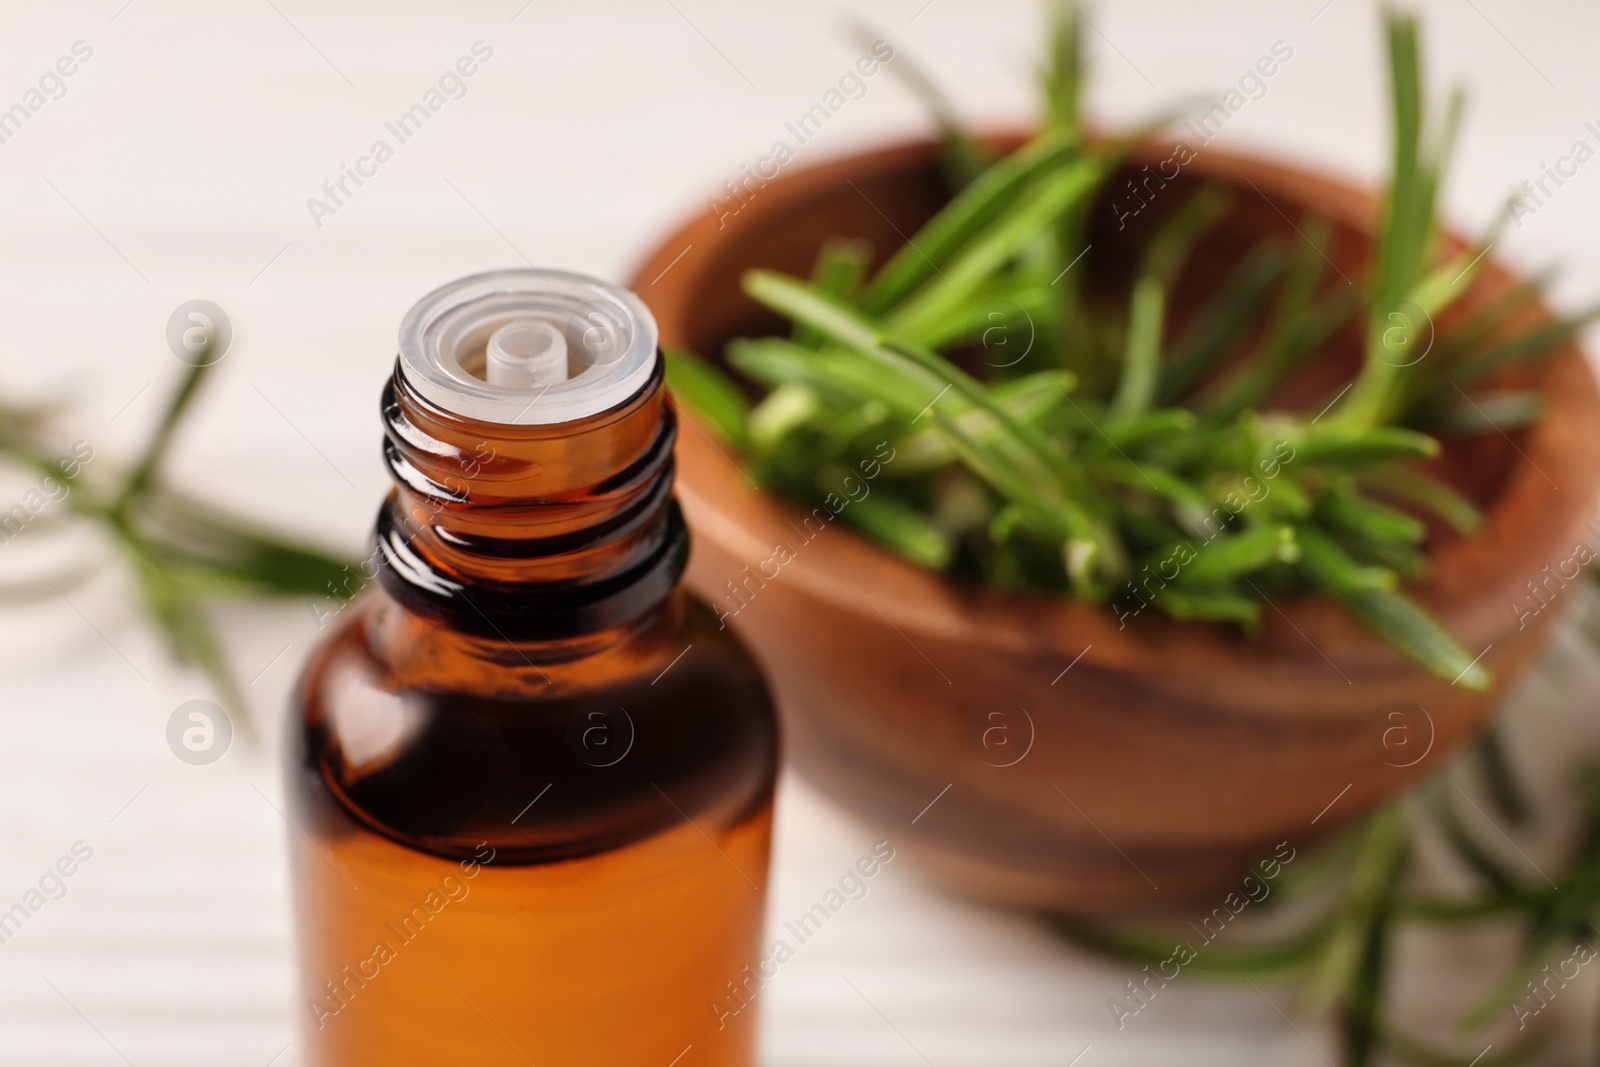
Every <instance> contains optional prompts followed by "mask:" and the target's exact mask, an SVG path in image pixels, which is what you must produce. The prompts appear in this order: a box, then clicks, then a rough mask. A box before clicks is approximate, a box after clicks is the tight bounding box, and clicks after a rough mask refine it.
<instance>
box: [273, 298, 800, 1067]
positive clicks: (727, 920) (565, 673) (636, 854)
mask: <svg viewBox="0 0 1600 1067" xmlns="http://www.w3.org/2000/svg"><path fill="white" fill-rule="evenodd" d="M662 373H663V370H662V360H661V356H660V353H659V351H658V349H657V344H656V328H655V323H654V320H653V319H652V318H651V316H650V313H649V312H648V311H647V310H646V309H645V308H644V306H643V304H641V303H640V302H639V300H638V299H637V298H636V297H635V296H633V295H632V294H631V293H629V292H627V291H625V290H621V289H618V288H615V287H612V286H609V285H606V284H604V283H602V282H599V281H596V280H594V279H591V278H587V277H584V276H581V275H577V274H571V273H566V272H561V271H553V270H543V271H541V270H509V271H500V272H495V273H489V274H481V275H476V276H473V277H469V278H464V279H462V280H460V281H458V282H454V283H452V284H450V285H446V286H444V287H442V288H440V289H438V290H435V291H434V292H433V293H431V294H429V295H428V296H427V297H425V298H424V299H423V300H422V301H421V302H420V303H418V304H417V305H416V307H414V308H413V309H412V310H411V311H410V313H408V314H407V315H406V317H405V319H404V321H403V322H402V324H401V329H400V357H399V360H398V362H397V364H396V368H395V371H394V374H393V377H392V378H391V379H390V381H389V383H388V386H387V388H386V389H385V391H384V395H383V404H382V407H383V422H384V433H385V441H384V457H385V460H386V462H387V465H388V468H389V471H390V474H391V475H392V476H393V478H394V483H395V488H394V490H393V491H392V492H391V493H390V495H389V497H388V499H387V501H386V502H385V503H384V505H383V507H382V508H381V510H380V511H379V515H378V522H377V548H376V551H375V552H374V553H373V555H372V557H371V558H370V560H369V561H368V564H367V565H366V567H365V568H364V573H365V575H366V576H367V577H370V578H372V579H373V581H372V582H371V586H370V587H369V588H367V589H366V590H364V591H363V592H362V594H361V595H360V596H359V597H356V598H354V599H353V600H351V601H350V602H349V603H348V605H343V604H342V602H340V601H337V600H335V601H331V602H330V603H331V604H332V606H331V607H328V608H326V609H323V610H322V611H321V612H320V615H321V618H322V621H323V623H324V625H325V628H326V632H325V637H324V640H323V642H322V643H321V645H320V646H319V647H318V648H317V649H316V651H315V652H314V653H313V654H312V657H311V660H310V663H309V664H308V665H307V667H306V670H305V674H304V677H303V678H302V680H301V682H300V684H299V688H298V690H297V697H296V701H297V706H296V707H295V709H294V712H295V713H294V714H293V715H292V716H291V724H290V734H291V741H290V746H289V767H288V775H289V795H290V799H291V804H292V811H291V815H292V817H293V822H294V825H295V828H296V830H297V831H298V832H297V833H295V834H293V835H292V836H291V848H292V858H293V870H294V885H295V899H296V913H297V920H298V934H299V941H300V950H299V953H300V969H301V981H302V1000H303V1007H304V1015H303V1019H304V1025H303V1028H302V1034H303V1042H302V1045H303V1048H304V1052H305V1060H306V1062H307V1063H308V1064H312V1065H317V1067H332V1065H338V1067H367V1065H371V1067H407V1065H412V1064H416V1065H422V1064H426V1065H428V1067H436V1065H439V1064H455V1063H467V1064H473V1065H475V1067H495V1065H500V1064H506V1065H511V1064H516V1065H526V1064H530V1063H531V1064H537V1065H539V1067H544V1065H546V1064H583V1065H585V1067H624V1065H626V1067H640V1065H656V1067H666V1065H668V1064H669V1063H678V1064H680V1065H681V1067H734V1065H748V1064H751V1063H753V1062H754V1044H755V1035H754V1014H755V1013H754V1011H753V1010H740V1011H737V1012H733V1011H730V1010H728V1009H727V1007H726V1005H727V1003H728V1002H729V998H730V996H731V995H732V994H731V992H730V991H734V990H737V988H738V983H739V982H740V981H741V980H742V979H743V978H744V976H745V970H746V967H747V966H749V965H750V964H751V963H752V962H753V961H755V960H757V959H758V958H759V957H760V949H759V937H760V933H761V924H762V916H763V911H764V907H763V905H764V897H765V892H764V890H765V886H766V876H767V855H768V844H769V838H770V830H771V818H772V793H773V780H774V773H775V768H776V758H777V731H776V725H775V722H774V718H773V713H772V705H771V701H770V699H769V696H768V693H767V690H766V688H765V686H764V684H763V682H762V679H761V676H760V674H759V673H758V671H757V669H756V667H755V665H754V662H753V661H752V659H751V658H750V656H749V654H748V653H747V652H746V651H745V649H744V648H743V646H741V645H740V644H739V643H738V641H737V640H736V639H735V638H734V637H733V636H732V634H731V632H730V631H728V630H725V629H721V628H719V626H718V624H717V622H716V620H715V617H714V615H713V613H712V612H711V611H710V610H709V609H708V608H706V607H704V606H702V605H701V604H700V603H698V602H697V601H695V600H693V599H691V598H690V597H689V596H688V594H687V593H686V592H684V591H683V590H682V589H680V588H679V586H678V581H679V577H680V575H681V574H682V571H683V567H684V563H685V560H686V557H687V553H688V535H687V532H686V530H685V528H684V523H683V518H682V515H681V514H680V512H679V510H678V506H677V503H676V501H675V500H674V499H673V497H672V491H671V488H672V475H673V453H672V448H673V441H674V438H675V434H676V419H675V416H674V413H673V409H672V407H671V405H670V403H669V402H668V400H667V398H666V396H665V394H664V392H663V389H662ZM752 1008H753V1005H752ZM680 1057H681V1058H680Z"/></svg>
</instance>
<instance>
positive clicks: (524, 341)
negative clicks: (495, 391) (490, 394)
mask: <svg viewBox="0 0 1600 1067" xmlns="http://www.w3.org/2000/svg"><path fill="white" fill-rule="evenodd" d="M485 357H486V358H485V366H484V378H485V379H486V380H487V381H488V383H489V384H490V385H498V386H501V387H503V388H506V389H537V388H541V387H544V386H549V385H555V384H556V383H557V382H564V381H566V380H567V339H566V338H565V337H564V336H562V334H561V331H560V330H558V329H556V328H555V327H554V326H553V325H551V324H550V323H548V322H546V321H544V320H543V319H518V320H517V321H515V322H513V323H510V324H508V325H505V326H502V327H500V328H499V329H498V330H496V331H495V332H494V333H492V334H490V335H489V348H488V351H487V352H486V353H485Z"/></svg>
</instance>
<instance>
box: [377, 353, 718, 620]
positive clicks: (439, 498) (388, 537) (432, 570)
mask: <svg viewBox="0 0 1600 1067" xmlns="http://www.w3.org/2000/svg"><path fill="white" fill-rule="evenodd" d="M662 373H663V371H662V364H661V358H660V356H659V354H658V355H657V357H656V364H655V367H654V368H653V371H652V373H651V376H650V379H649V381H648V382H647V383H646V384H645V386H644V387H643V388H642V389H640V390H639V392H637V393H636V394H635V395H634V396H633V397H632V398H630V399H629V400H628V401H626V402H625V403H623V404H620V405H618V406H617V407H614V408H612V409H610V410H608V411H604V412H601V413H599V414H597V415H591V416H588V417H585V418H582V419H577V420H574V421H572V422H565V423H558V424H552V425H529V426H520V425H507V424H502V423H488V422H480V421H477V420H473V419H467V418H463V417H461V416H459V415H455V414H452V413H450V412H447V411H444V410H442V409H441V408H439V407H438V406H436V405H434V404H432V403H430V402H429V401H428V400H426V399H424V398H423V397H422V396H421V395H420V394H419V393H418V392H416V390H414V389H413V388H412V386H411V385H410V383H408V382H407V380H406V378H405V376H404V374H403V372H401V371H400V370H399V368H398V367H397V368H396V371H395V373H394V375H393V376H392V377H391V378H390V380H389V384H388V386H387V388H386V389H385V390H384V395H383V420H384V460H385V462H386V464H387V465H388V467H389V473H390V476H391V477H392V478H393V479H394V483H395V491H394V492H393V493H392V494H391V495H390V496H389V499H388V501H387V502H386V503H385V505H384V507H383V509H382V510H381V511H380V512H379V514H378V523H377V543H378V553H379V560H380V562H381V564H382V566H381V567H380V580H381V582H382V584H383V586H384V589H385V590H386V591H387V592H388V593H389V595H390V596H391V597H393V598H394V599H395V600H396V601H397V602H398V603H399V604H400V605H401V606H402V607H404V608H406V609H407V610H408V611H410V612H413V613H415V614H416V615H418V616H421V617H422V618H423V619H426V620H428V621H431V622H434V623H436V624H438V625H441V626H444V627H446V628H447V629H450V630H453V631H456V632H458V633H462V634H466V635H469V636H471V637H475V638H481V639H486V640H499V641H505V642H531V641H560V640H567V639H572V638H578V637H581V636H583V635H585V634H594V633H598V632H600V631H604V630H608V629H614V628H617V627H623V626H626V625H627V624H628V623H629V622H630V621H632V620H634V619H637V618H639V617H640V616H642V615H644V614H645V613H647V612H649V611H650V610H652V609H653V608H655V607H657V606H658V605H659V604H661V603H662V602H663V601H664V600H666V598H667V597H668V596H669V595H670V594H671V592H672V590H673V588H674V587H675V586H676V585H677V583H678V579H679V577H680V576H681V575H682V573H683V568H684V564H685V562H686V560H687V557H688V533H687V531H686V529H685V527H684V524H683V517H682V515H681V513H680V512H679V510H678V506H677V503H676V501H674V500H673V498H672V475H673V458H672V446H673V441H674V439H675V438H676V435H677V421H676V417H675V415H674V413H673V411H672V408H671V406H670V405H669V404H668V402H667V400H666V395H665V392H664V390H663V389H662V387H661V386H662Z"/></svg>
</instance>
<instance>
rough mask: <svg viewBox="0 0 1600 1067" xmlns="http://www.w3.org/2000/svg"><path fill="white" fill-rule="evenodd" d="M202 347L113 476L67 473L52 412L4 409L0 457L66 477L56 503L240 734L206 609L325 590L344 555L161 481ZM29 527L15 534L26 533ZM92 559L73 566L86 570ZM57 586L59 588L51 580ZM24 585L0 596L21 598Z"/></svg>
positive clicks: (98, 466) (189, 401)
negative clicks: (107, 552)
mask: <svg viewBox="0 0 1600 1067" xmlns="http://www.w3.org/2000/svg"><path fill="white" fill-rule="evenodd" d="M207 355H208V354H207V353H205V352H201V353H199V354H198V358H197V359H196V360H195V361H194V362H193V363H191V364H190V365H189V366H188V367H187V368H186V369H185V372H184V374H183V377H182V378H181V379H180V380H179V382H178V385H177V387H176V388H175V389H174V391H173V393H172V395H171V397H170V398H169V399H168V401H167V403H166V406H165V407H164V408H163V410H162V414H161V417H160V418H159V419H158V420H157V422H156V426H155V429H154V431H153V432H152V434H151V437H150V440H149V442H148V443H147V444H146V446H145V447H144V449H143V450H142V451H141V452H140V454H139V455H138V456H137V457H136V458H135V459H134V460H133V462H132V463H131V464H129V465H128V466H127V468H126V469H125V471H124V472H123V473H122V474H121V475H120V476H116V477H110V478H108V477H106V476H105V475H104V473H103V472H104V471H106V469H107V464H106V463H105V461H104V460H101V461H99V462H96V463H95V464H94V467H93V477H91V476H90V473H89V472H88V471H86V470H79V471H77V472H75V473H74V474H73V475H70V476H69V475H67V474H66V473H65V472H63V471H62V470H61V469H60V468H59V466H58V465H57V464H56V462H55V461H54V460H52V459H51V458H50V456H51V450H50V442H51V440H52V439H54V437H56V436H58V434H57V424H58V423H60V422H61V421H62V418H63V412H62V411H61V410H59V409H51V410H48V411H47V410H43V409H5V410H0V462H10V463H13V464H19V465H22V466H26V467H29V468H32V469H36V470H40V471H43V472H45V473H49V474H51V475H53V476H54V477H57V478H61V479H63V480H64V481H66V482H68V483H69V486H68V489H69V491H68V493H67V494H66V495H65V496H64V497H63V498H62V506H63V507H64V508H65V509H66V511H67V512H68V518H69V519H70V521H72V522H75V523H79V524H87V525H90V526H92V527H94V528H96V529H98V530H100V531H101V532H102V533H103V534H104V535H105V536H106V537H107V538H108V539H109V541H110V543H111V544H112V545H113V546H114V548H115V549H116V553H115V556H114V557H112V558H118V557H120V559H121V560H122V562H123V564H124V565H125V566H126V567H127V568H128V571H129V573H130V574H131V576H132V578H133V580H134V583H135V585H136V586H137V588H138V591H139V598H140V603H141V604H142V605H143V607H144V610H145V614H146V617H147V619H148V621H149V622H150V623H151V625H153V626H154V627H155V628H156V629H157V630H158V631H159V632H160V633H161V635H162V636H163V637H164V639H165V642H166V645H167V647H168V649H169V651H170V653H171V654H172V656H173V657H174V659H176V660H177V661H178V662H180V663H184V664H191V665H194V666H196V667H198V668H199V669H200V670H201V671H202V672H203V673H204V674H205V675H206V677H207V678H208V679H209V680H210V682H211V685H212V687H213V689H214V691H215V695H216V696H217V697H218V698H219V700H220V701H221V703H222V705H223V706H224V708H225V709H226V710H227V711H228V712H229V714H230V717H231V718H232V719H233V721H234V722H235V723H236V724H237V725H238V727H239V729H240V731H241V732H242V733H244V734H245V735H246V736H248V735H249V734H250V733H251V719H250V715H249V713H248V703H247V701H246V700H245V697H244V691H243V688H242V687H241V686H240V685H239V682H238V679H237V677H236V675H235V674H234V671H233V669H232V667H231V665H230V664H229V662H228V658H227V654H226V652H225V650H224V649H223V647H222V643H221V641H220V640H219V639H218V637H217V634H216V631H215V627H214V625H213V623H212V620H211V614H210V609H211V607H212V606H213V605H215V604H217V603H220V602H222V601H225V600H230V599H239V598H253V597H291V596H305V597H311V596H321V595H326V593H327V591H328V589H330V588H336V586H335V585H334V584H333V583H336V582H339V581H341V580H342V579H343V578H344V576H345V575H346V574H347V573H348V571H347V568H348V567H349V566H351V565H352V564H351V562H350V561H347V560H343V559H339V558H337V557H335V556H333V555H331V554H329V553H327V552H325V551H323V550H321V549H319V548H315V547H312V546H309V545H305V544H302V543H300V542H298V541H296V540H293V539H291V538H288V537H284V536H282V535H279V534H276V533H273V532H271V531H269V530H267V529H265V528H263V527H261V526H259V525H257V524H256V523H254V522H252V521H251V520H249V519H246V518H243V517H241V516H236V515H232V514H230V513H228V512H226V511H223V510H221V509H219V508H216V507H214V506H212V505H209V504H206V503H205V502H203V501H201V500H199V499H197V498H195V497H193V496H191V495H189V494H187V493H184V492H182V491H179V490H176V489H174V488H172V487H170V486H168V485H167V484H166V483H165V481H164V479H163V477H162V466H163V462H164V460H165V459H166V457H167V454H168V452H169V451H170V448H171V446H172V443H173V441H174V439H175V437H176V435H177V434H178V432H179V430H180V428H181V426H182V423H183V421H184V418H185V417H186V416H187V415H188V414H189V413H190V412H191V411H192V410H193V408H194V405H195V403H196V401H197V399H198V397H199V396H200V394H201V391H202V387H203V386H204V383H205V381H206V380H207V378H208V377H209V376H210V375H211V373H212V368H213V367H214V366H215V365H216V361H214V360H211V359H209V358H207ZM37 525H38V524H30V526H29V527H28V528H26V529H25V530H24V531H23V533H22V534H21V535H20V536H31V535H32V534H33V531H34V530H35V528H36V527H37ZM88 569H89V568H88V566H87V565H84V566H79V565H78V564H73V565H72V566H71V567H70V568H69V572H70V573H72V574H73V575H74V577H82V576H84V575H85V574H86V573H87V572H88ZM48 588H49V589H51V590H52V591H53V592H58V591H59V587H58V586H54V585H51V586H49V587H48ZM30 592H31V590H29V589H27V588H26V587H15V588H13V589H10V590H0V598H10V599H16V598H18V597H19V596H25V595H29V593H30Z"/></svg>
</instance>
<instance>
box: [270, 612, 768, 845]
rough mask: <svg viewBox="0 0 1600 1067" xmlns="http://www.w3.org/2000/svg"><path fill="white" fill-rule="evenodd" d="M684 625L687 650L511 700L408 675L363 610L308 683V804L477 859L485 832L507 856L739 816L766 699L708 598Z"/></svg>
mask: <svg viewBox="0 0 1600 1067" xmlns="http://www.w3.org/2000/svg"><path fill="white" fill-rule="evenodd" d="M673 636H674V637H678V636H681V638H682V641H681V643H680V644H679V645H678V647H679V648H681V649H682V653H681V656H680V657H679V658H677V659H675V660H670V661H669V662H667V663H661V664H652V667H653V668H654V670H645V671H638V672H630V673H629V674H627V676H624V677H611V678H606V677H603V676H601V675H600V674H599V672H596V675H595V676H594V677H593V678H592V681H591V683H590V684H586V685H585V686H584V687H583V688H582V689H581V691H577V692H571V691H569V692H566V693H564V694H562V695H559V696H551V697H543V696H537V695H535V696H529V697H526V698H518V699H501V698H491V697H483V696H475V695H472V694H469V693H462V692H453V691H448V690H441V689H430V688H420V687H407V686H405V685H402V684H400V683H398V682H397V681H396V680H395V678H394V675H393V673H392V672H390V671H389V670H387V669H386V668H385V667H384V666H383V665H382V664H381V663H379V662H378V661H377V660H376V659H375V658H374V657H373V656H372V654H371V653H370V652H369V651H368V649H367V647H366V641H365V639H364V635H363V633H362V629H361V622H360V620H359V619H355V620H351V621H350V622H349V623H348V624H347V625H346V626H345V627H344V628H343V630H342V631H341V632H339V633H338V634H336V635H335V636H334V637H333V638H332V639H331V640H330V641H329V642H328V643H326V644H325V645H324V646H323V648H322V649H321V651H320V652H319V653H318V654H317V655H316V656H315V657H314V658H313V660H312V661H311V663H310V664H309V665H308V667H307V669H306V674H305V676H304V678H303V680H302V683H301V686H300V690H299V694H300V695H299V699H298V707H297V708H296V709H295V710H296V712H297V714H295V715H293V716H292V717H291V734H292V736H291V738H290V742H291V758H290V777H291V781H290V787H291V791H292V792H293V793H294V794H295V800H296V806H297V808H298V809H299V811H300V813H301V815H302V816H303V817H304V818H305V819H306V820H308V823H309V824H310V825H312V826H314V827H316V832H317V833H319V834H322V835H328V836H338V835H339V834H341V833H342V832H343V833H347V832H349V830H348V829H345V830H341V829H340V824H341V823H343V822H344V820H343V819H341V818H338V817H337V814H338V813H337V812H336V811H335V809H343V814H345V815H348V816H349V817H351V818H353V819H354V820H355V821H356V822H357V823H359V824H361V825H364V826H365V827H367V828H368V829H371V830H375V831H377V832H379V833H381V834H383V835H384V836H386V837H389V838H391V839H393V840H395V841H397V842H399V843H401V844H404V845H406V846H408V847H411V848H415V849H418V850H421V851H424V852H428V853H432V854H435V855H440V856H445V857H451V858H469V857H472V856H473V855H474V854H475V853H476V850H477V849H478V848H479V847H480V846H481V845H483V844H485V843H487V844H488V845H489V846H490V847H492V848H493V849H494V850H495V855H496V861H495V862H496V863H497V864H498V863H521V864H528V863H547V862H554V861H558V860H564V859H572V858H576V857H579V856H586V855H592V854H595V853H599V852H603V851H606V850H608V849H614V848H618V847H621V846H623V845H627V844H630V843H633V842H636V841H639V840H642V839H644V838H647V837H650V836H652V835H654V834H657V833H660V832H662V831H663V830H665V829H667V828H670V827H672V826H675V825H677V824H680V823H682V822H683V821H684V820H685V819H689V820H692V821H694V822H695V824H696V825H697V826H702V827H704V828H706V829H711V828H722V827H727V826H732V825H734V824H736V823H739V822H742V821H744V820H745V819H747V818H748V817H749V816H750V815H751V814H752V813H753V812H755V811H757V810H759V809H760V808H761V807H763V806H764V805H766V804H768V803H770V800H771V793H772V785H773V779H774V776H775V772H776V763H777V728H776V722H775V718H774V715H773V709H772V706H771V702H770V698H769V697H768V695H767V691H766V688H765V686H764V684H763V682H762V680H761V677H760V674H759V672H758V670H757V668H756V666H755V664H754V662H753V660H752V659H751V657H750V655H749V653H748V652H747V651H746V649H745V648H744V647H743V645H742V644H740V643H739V642H738V640H737V639H736V638H734V637H733V636H732V634H731V633H730V632H728V631H726V630H721V629H719V628H718V625H717V623H716V621H715V619H714V618H713V617H712V616H711V613H710V612H709V611H708V610H707V609H705V608H704V607H702V606H699V605H693V606H691V607H690V609H689V610H688V611H686V612H685V613H684V616H683V623H682V625H681V626H680V627H679V628H678V632H677V633H676V634H674V635H673ZM484 669H486V670H488V669H494V668H492V667H489V666H487V665H485V667H484ZM490 688H492V687H490ZM330 805H331V807H330Z"/></svg>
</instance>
